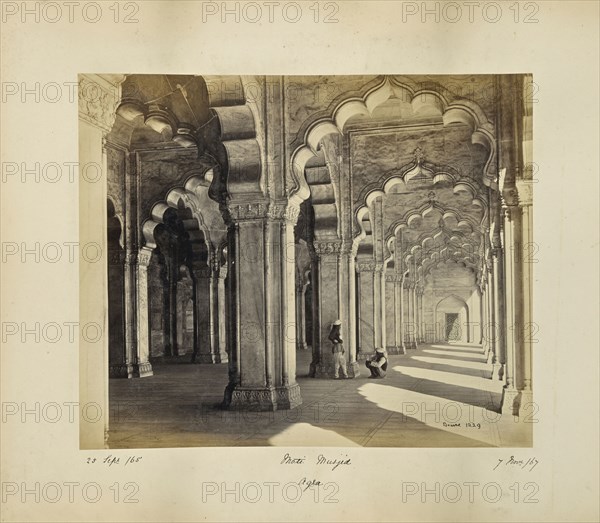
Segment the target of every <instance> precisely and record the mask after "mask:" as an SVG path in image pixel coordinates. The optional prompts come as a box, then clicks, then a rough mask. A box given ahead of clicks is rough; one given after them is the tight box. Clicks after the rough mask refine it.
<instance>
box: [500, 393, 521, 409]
mask: <svg viewBox="0 0 600 523" xmlns="http://www.w3.org/2000/svg"><path fill="white" fill-rule="evenodd" d="M519 400H520V394H519V391H518V390H517V389H507V388H506V387H504V388H503V389H502V401H501V405H502V406H501V407H500V410H501V412H502V414H506V415H509V416H516V415H518V413H519V403H520V402H519Z"/></svg>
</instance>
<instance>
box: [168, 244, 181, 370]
mask: <svg viewBox="0 0 600 523" xmlns="http://www.w3.org/2000/svg"><path fill="white" fill-rule="evenodd" d="M169 243H170V247H171V249H170V251H171V252H170V253H169V256H168V257H167V258H166V264H167V294H168V302H167V321H166V327H167V332H166V333H165V334H166V342H167V344H166V346H165V357H167V358H169V357H172V356H177V355H178V354H179V350H178V347H177V279H178V278H179V264H178V261H177V259H176V256H175V255H174V250H175V248H174V246H173V243H174V242H172V241H170V242H169Z"/></svg>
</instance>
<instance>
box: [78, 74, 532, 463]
mask: <svg viewBox="0 0 600 523" xmlns="http://www.w3.org/2000/svg"><path fill="white" fill-rule="evenodd" d="M78 83H79V105H78V110H79V162H80V171H81V173H82V176H81V179H80V189H79V193H80V202H79V205H80V216H79V227H80V239H81V240H80V241H81V242H82V243H85V242H93V243H96V244H98V245H99V246H100V249H99V251H100V252H101V253H102V255H101V257H100V259H98V260H93V261H90V260H87V259H82V260H81V263H80V274H79V277H80V322H81V324H82V325H88V324H89V325H91V324H93V325H97V326H98V328H99V331H100V332H101V334H100V335H99V336H98V337H97V338H93V339H92V338H91V337H89V336H88V337H87V338H85V337H84V338H83V339H82V340H81V343H80V354H79V370H80V403H81V404H82V405H85V406H86V408H83V409H82V417H81V419H80V447H81V448H82V449H83V448H85V449H95V448H111V449H113V448H114V449H119V448H131V449H133V448H139V449H142V448H175V447H217V446H219V447H222V446H225V447H234V446H259V447H266V446H285V447H420V448H429V447H446V448H447V447H451V448H455V447H456V448H462V447H532V445H533V427H534V426H535V423H536V421H537V420H536V414H537V407H536V404H535V403H534V396H533V381H532V380H533V377H532V374H533V372H532V369H533V347H534V344H535V343H536V340H535V333H536V330H537V329H536V326H535V322H534V319H533V317H532V285H533V271H534V267H535V263H536V261H537V260H536V252H537V247H536V244H535V242H534V239H533V236H532V233H533V208H532V193H533V186H534V183H535V182H536V181H537V180H536V179H535V177H536V168H535V163H534V162H533V156H532V154H533V137H532V134H533V133H532V129H533V122H532V118H533V115H532V107H533V105H534V104H535V103H536V84H535V83H534V81H533V77H532V75H530V74H501V75H495V74H486V75H460V74H457V75H401V74H398V75H379V76H377V75H361V76H210V75H208V76H201V75H190V74H182V75H173V74H164V75H161V74H80V75H79V78H78ZM92 405H93V406H94V408H91V406H92ZM88 407H89V408H88ZM289 459H296V456H293V455H291V454H290V455H289ZM323 459H334V460H343V459H342V457H340V456H339V455H338V453H333V454H332V455H331V456H325V457H324V458H323Z"/></svg>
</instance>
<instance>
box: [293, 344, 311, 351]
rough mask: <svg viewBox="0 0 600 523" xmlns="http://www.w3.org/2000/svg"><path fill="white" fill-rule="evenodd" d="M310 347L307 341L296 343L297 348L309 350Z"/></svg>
mask: <svg viewBox="0 0 600 523" xmlns="http://www.w3.org/2000/svg"><path fill="white" fill-rule="evenodd" d="M309 348H310V347H309V346H308V345H307V344H306V343H296V350H308V349H309Z"/></svg>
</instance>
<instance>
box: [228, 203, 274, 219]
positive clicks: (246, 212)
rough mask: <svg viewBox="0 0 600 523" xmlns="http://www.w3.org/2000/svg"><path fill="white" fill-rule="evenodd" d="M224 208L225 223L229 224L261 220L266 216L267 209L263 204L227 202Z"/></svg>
mask: <svg viewBox="0 0 600 523" xmlns="http://www.w3.org/2000/svg"><path fill="white" fill-rule="evenodd" d="M224 207H225V209H224V210H225V216H226V221H227V222H229V223H237V222H245V221H255V220H261V219H263V218H264V217H265V216H266V214H267V209H268V206H267V204H265V203H233V202H227V203H226V204H225V205H224Z"/></svg>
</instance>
